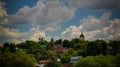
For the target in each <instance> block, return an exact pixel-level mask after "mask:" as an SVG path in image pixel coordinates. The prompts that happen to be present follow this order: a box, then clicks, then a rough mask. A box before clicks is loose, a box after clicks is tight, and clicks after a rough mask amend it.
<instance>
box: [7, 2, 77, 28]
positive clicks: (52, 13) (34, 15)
mask: <svg viewBox="0 0 120 67" xmlns="http://www.w3.org/2000/svg"><path fill="white" fill-rule="evenodd" d="M74 14H75V11H74V9H72V8H68V7H67V6H65V5H63V4H62V3H61V2H60V1H59V0H57V1H46V3H45V4H44V3H43V1H38V2H37V4H36V5H35V6H34V7H32V8H30V7H28V6H24V7H23V8H21V9H19V10H18V11H17V13H16V14H14V15H10V16H9V21H10V22H11V23H14V24H15V23H16V24H24V23H30V24H32V25H33V26H39V25H45V26H48V27H50V28H51V30H53V28H54V25H58V24H59V23H62V22H66V21H68V20H71V19H72V18H73V17H74ZM54 29H56V28H54Z"/></svg>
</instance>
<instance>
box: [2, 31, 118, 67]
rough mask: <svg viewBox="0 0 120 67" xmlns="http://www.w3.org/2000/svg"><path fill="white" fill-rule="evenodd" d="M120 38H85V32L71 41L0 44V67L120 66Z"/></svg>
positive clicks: (40, 38) (41, 40)
mask: <svg viewBox="0 0 120 67" xmlns="http://www.w3.org/2000/svg"><path fill="white" fill-rule="evenodd" d="M119 48H120V41H117V40H110V41H104V40H100V39H97V40H95V41H86V40H85V36H84V34H83V32H81V34H80V36H79V37H78V38H74V39H72V40H71V41H70V40H67V39H64V40H62V39H59V40H56V41H54V38H51V41H50V42H48V41H46V40H45V38H44V37H39V39H38V42H35V41H31V40H27V41H25V42H21V43H19V44H15V43H9V42H7V43H4V44H3V46H1V47H0V65H1V67H8V66H9V67H119V66H120V64H119V63H120V62H119V60H120V49H119Z"/></svg>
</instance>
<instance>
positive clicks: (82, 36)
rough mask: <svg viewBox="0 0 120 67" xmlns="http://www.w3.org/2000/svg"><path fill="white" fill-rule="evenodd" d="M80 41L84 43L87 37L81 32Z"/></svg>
mask: <svg viewBox="0 0 120 67" xmlns="http://www.w3.org/2000/svg"><path fill="white" fill-rule="evenodd" d="M79 38H80V41H84V40H85V36H84V34H83V32H81V34H80V37H79Z"/></svg>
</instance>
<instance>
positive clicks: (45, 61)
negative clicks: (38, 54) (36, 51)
mask: <svg viewBox="0 0 120 67" xmlns="http://www.w3.org/2000/svg"><path fill="white" fill-rule="evenodd" d="M47 62H50V60H39V63H47Z"/></svg>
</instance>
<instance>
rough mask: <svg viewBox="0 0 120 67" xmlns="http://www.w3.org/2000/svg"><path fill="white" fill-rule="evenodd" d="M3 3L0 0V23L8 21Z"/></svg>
mask: <svg viewBox="0 0 120 67" xmlns="http://www.w3.org/2000/svg"><path fill="white" fill-rule="evenodd" d="M4 6H5V3H4V2H2V1H0V24H2V25H3V24H7V23H8V19H7V16H8V15H7V12H6V10H5V8H4Z"/></svg>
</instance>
